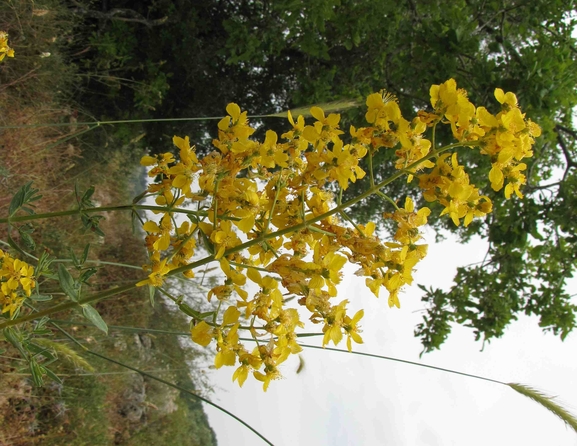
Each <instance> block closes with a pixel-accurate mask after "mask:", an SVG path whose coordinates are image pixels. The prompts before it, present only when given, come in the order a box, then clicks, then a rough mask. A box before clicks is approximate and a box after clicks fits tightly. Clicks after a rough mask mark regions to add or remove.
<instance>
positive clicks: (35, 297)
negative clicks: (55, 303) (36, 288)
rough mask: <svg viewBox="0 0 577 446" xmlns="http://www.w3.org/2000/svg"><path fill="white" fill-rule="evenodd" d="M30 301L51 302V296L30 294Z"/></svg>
mask: <svg viewBox="0 0 577 446" xmlns="http://www.w3.org/2000/svg"><path fill="white" fill-rule="evenodd" d="M30 299H32V300H33V301H36V302H47V301H49V300H52V296H50V295H49V294H32V295H31V296H30Z"/></svg>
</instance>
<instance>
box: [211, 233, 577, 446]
mask: <svg viewBox="0 0 577 446" xmlns="http://www.w3.org/2000/svg"><path fill="white" fill-rule="evenodd" d="M433 238H434V237H433V236H432V234H431V235H430V236H429V237H428V239H429V240H428V241H429V244H430V247H429V255H428V256H427V257H426V259H425V260H423V262H421V264H420V265H419V268H418V273H417V275H416V282H417V283H422V284H425V285H433V286H439V287H449V286H450V284H451V279H452V277H453V275H454V273H455V269H456V267H457V266H459V265H465V264H468V263H471V262H476V261H480V260H482V259H483V256H484V255H485V252H486V245H485V244H484V243H483V242H481V241H480V240H478V241H476V242H474V243H472V244H470V245H466V246H462V245H459V244H457V243H455V242H454V241H452V240H451V239H449V240H446V241H444V242H442V243H440V244H434V243H433V242H432V240H433ZM353 272H354V268H351V269H349V270H348V271H347V272H346V273H345V278H344V280H343V282H342V284H341V285H340V287H339V298H347V299H349V300H350V302H351V304H350V312H349V314H351V315H352V314H354V313H355V311H356V310H357V309H360V308H364V309H365V317H364V318H363V333H362V336H363V339H364V341H365V343H364V344H363V345H354V350H355V351H363V352H370V353H376V354H381V355H387V356H393V357H398V358H402V359H407V360H412V361H422V362H423V363H427V364H432V365H436V366H440V367H446V368H451V369H455V370H459V371H463V372H467V373H471V374H477V375H482V376H486V377H489V378H493V379H497V380H501V381H505V382H520V383H523V384H528V385H532V386H534V387H536V388H538V389H540V390H543V391H545V392H547V393H548V394H550V395H559V401H561V402H564V403H565V406H566V407H567V408H568V409H569V410H571V411H573V413H577V386H576V385H575V384H576V379H575V375H576V373H575V372H576V370H577V355H576V354H575V352H576V351H577V335H576V334H571V335H569V336H568V338H567V339H566V340H565V341H564V342H561V341H560V340H559V339H558V338H556V337H555V336H553V335H551V334H543V333H542V331H541V330H540V329H539V327H538V325H537V320H536V319H530V318H527V317H522V318H521V319H520V320H519V321H517V322H514V323H513V324H512V325H511V327H510V328H509V329H508V330H507V332H506V334H505V336H504V337H503V338H502V339H498V340H494V341H493V342H492V343H491V344H488V345H485V348H484V351H482V352H481V351H480V349H481V347H482V344H481V343H479V342H474V339H473V333H472V331H471V330H469V329H466V328H461V327H455V328H454V330H453V334H452V335H451V336H450V337H449V339H448V341H447V342H446V343H445V344H444V346H443V349H442V351H440V352H435V353H430V354H427V355H424V356H423V358H422V360H420V359H419V353H420V351H421V346H420V343H419V340H418V339H415V338H414V336H413V330H414V327H415V325H416V324H417V323H418V322H419V321H420V318H421V315H420V314H419V310H421V309H422V308H423V306H422V304H421V302H420V295H421V293H422V292H421V291H420V290H419V289H418V288H417V287H416V286H413V287H409V288H407V289H406V292H405V293H404V295H402V298H401V309H400V310H399V309H390V308H388V305H387V299H386V296H385V294H386V293H382V294H383V296H382V297H381V298H380V299H376V298H375V297H374V295H373V294H372V293H371V292H370V291H369V290H368V289H366V288H365V286H364V281H363V279H362V278H358V277H356V276H354V275H353V274H352V273H353ZM572 288H573V289H576V288H577V286H574V284H572ZM576 292H577V291H576ZM309 339H314V338H309ZM315 342H316V343H317V344H318V343H320V339H316V341H312V340H307V343H315ZM212 347H213V346H212ZM339 347H342V348H346V346H345V345H344V342H343V345H342V346H339ZM303 358H304V360H305V368H304V370H303V371H302V372H301V373H300V374H298V375H296V374H295V371H296V368H297V366H298V360H293V361H287V363H286V364H285V365H284V367H283V374H284V376H285V378H284V379H283V380H279V381H273V382H272V383H271V385H270V387H269V390H268V392H267V393H264V392H263V391H262V385H261V383H259V382H256V381H255V380H254V379H252V378H249V379H248V380H247V382H246V383H245V385H244V387H243V388H242V389H240V388H238V386H237V385H236V384H233V383H232V380H231V378H232V373H233V371H234V368H231V367H223V368H222V369H220V370H218V371H214V372H213V373H212V380H213V382H214V385H215V386H216V387H217V390H216V392H215V394H214V395H212V397H211V398H212V399H213V400H214V401H215V402H217V403H218V404H221V405H222V406H223V407H225V408H226V409H228V410H230V411H231V412H233V413H235V414H236V415H238V416H239V417H240V418H242V419H243V420H245V421H246V422H248V423H249V424H250V425H251V426H253V427H254V428H255V429H257V430H258V431H259V432H261V433H262V434H263V435H264V436H265V437H267V438H268V439H269V440H270V441H271V442H272V443H273V444H275V445H277V446H282V445H287V446H288V445H291V446H293V445H331V446H332V445H380V444H387V445H431V446H434V445H443V446H448V445H459V446H460V445H468V446H475V445H479V446H481V445H482V446H486V445H488V444H491V445H514V444H518V445H557V446H570V445H571V446H576V445H577V434H575V433H574V432H573V431H571V430H569V429H567V428H566V427H565V425H564V424H563V422H562V421H560V420H559V419H557V418H556V417H555V416H554V415H553V414H552V413H550V412H548V411H547V410H545V409H544V408H542V407H541V406H539V405H537V404H536V403H534V402H533V401H531V400H529V399H528V398H526V397H524V396H522V395H520V394H517V393H516V392H515V391H513V390H512V389H510V388H508V387H506V386H502V385H498V384H494V383H490V382H486V381H479V380H475V379H471V378H467V377H462V376H457V375H454V374H448V373H444V372H440V371H435V370H430V369H424V368H421V367H416V366H411V365H406V364H400V363H395V362H390V361H384V360H379V359H374V358H365V357H359V356H353V355H350V354H343V353H335V352H329V351H322V350H307V349H305V351H304V352H303ZM205 409H206V411H207V413H208V415H209V421H210V423H211V426H212V427H213V429H214V430H215V432H216V435H217V439H218V444H219V445H221V446H228V445H231V446H232V445H234V446H240V445H251V446H252V445H260V444H264V443H263V442H262V441H261V440H260V439H259V438H258V437H256V436H255V435H254V434H253V433H252V432H250V431H249V430H248V429H246V428H245V427H243V426H242V425H240V424H239V423H238V422H236V421H235V420H233V419H231V418H229V417H228V416H226V415H224V414H221V413H220V412H218V411H217V410H215V409H213V408H211V407H208V406H206V405H205Z"/></svg>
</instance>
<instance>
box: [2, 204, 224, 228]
mask: <svg viewBox="0 0 577 446" xmlns="http://www.w3.org/2000/svg"><path fill="white" fill-rule="evenodd" d="M136 210H146V211H161V212H176V213H179V214H189V215H194V216H195V217H197V216H199V215H200V216H203V217H204V216H206V212H203V211H191V210H189V209H182V208H167V207H166V206H153V205H145V204H124V205H120V206H101V207H95V208H87V209H70V210H68V211H59V212H46V213H43V214H32V215H22V216H20V217H10V218H0V223H18V222H22V221H30V220H41V219H45V218H54V217H67V216H70V215H78V214H82V213H85V214H92V213H95V212H109V211H136ZM221 218H228V217H226V216H222V217H221Z"/></svg>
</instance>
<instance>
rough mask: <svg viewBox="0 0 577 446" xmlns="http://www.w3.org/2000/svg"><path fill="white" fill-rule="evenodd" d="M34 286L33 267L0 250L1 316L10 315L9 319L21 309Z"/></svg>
mask: <svg viewBox="0 0 577 446" xmlns="http://www.w3.org/2000/svg"><path fill="white" fill-rule="evenodd" d="M35 286H36V282H35V281H34V267H32V266H30V265H28V264H27V263H26V262H23V261H21V260H18V259H15V258H13V257H11V256H10V254H8V253H7V252H4V251H2V250H1V249H0V304H1V305H2V314H4V313H8V312H9V313H10V318H12V317H13V315H14V313H15V312H16V311H17V310H18V309H19V308H20V307H21V305H22V302H24V299H25V298H26V297H29V296H30V294H31V293H32V289H33V288H34V287H35Z"/></svg>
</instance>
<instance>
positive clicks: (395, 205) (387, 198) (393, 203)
mask: <svg viewBox="0 0 577 446" xmlns="http://www.w3.org/2000/svg"><path fill="white" fill-rule="evenodd" d="M375 193H376V194H377V195H378V196H379V197H381V198H383V199H385V200H386V201H388V202H389V203H391V204H392V205H393V206H394V207H395V209H396V210H397V211H398V210H399V206H397V203H395V202H394V201H393V199H392V198H391V197H389V196H388V195H387V194H385V193H383V192H382V191H380V190H378V191H377V192H375Z"/></svg>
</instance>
